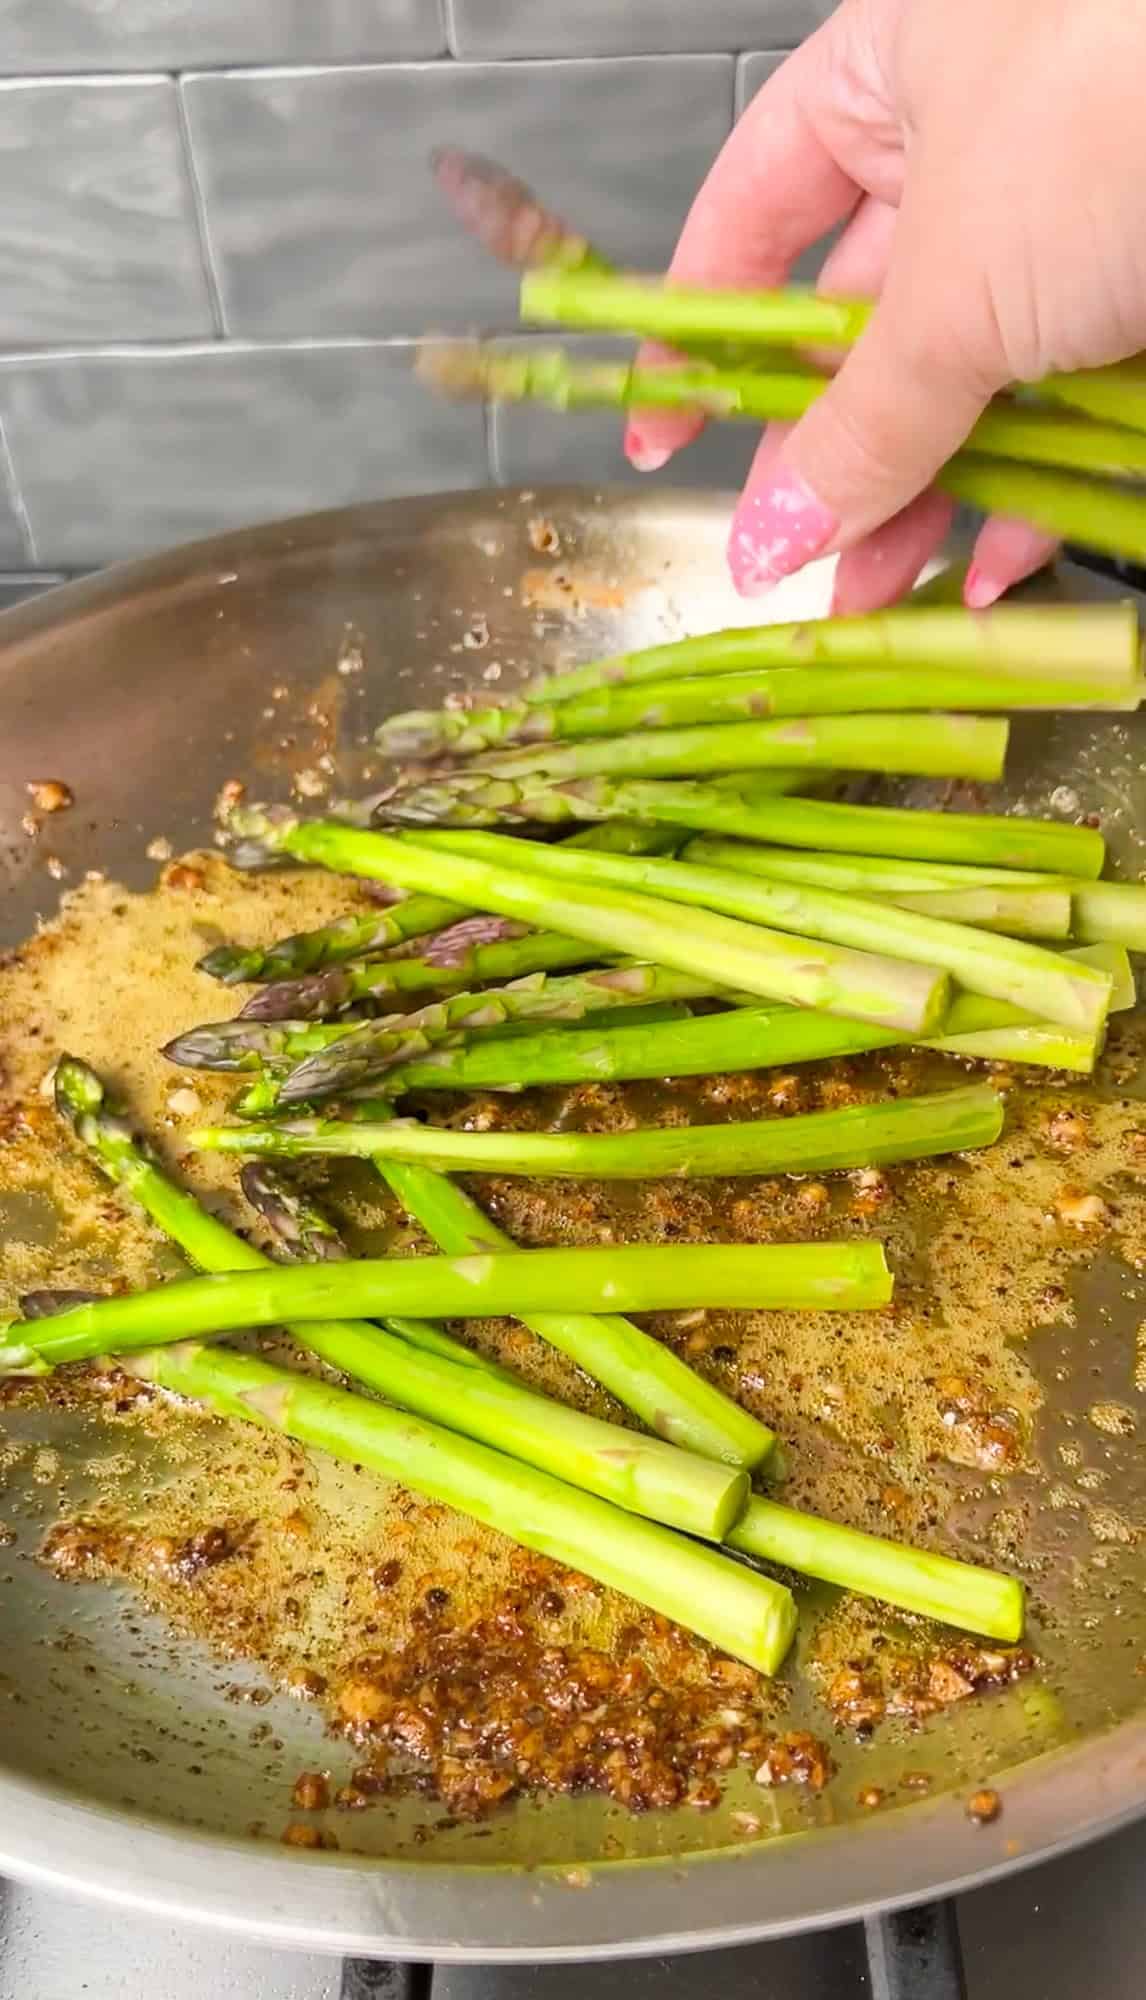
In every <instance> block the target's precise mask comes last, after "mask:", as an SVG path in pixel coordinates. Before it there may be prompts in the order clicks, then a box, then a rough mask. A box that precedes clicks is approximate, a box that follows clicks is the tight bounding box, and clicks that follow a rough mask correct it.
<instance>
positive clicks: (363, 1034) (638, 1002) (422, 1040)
mask: <svg viewBox="0 0 1146 2000" xmlns="http://www.w3.org/2000/svg"><path fill="white" fill-rule="evenodd" d="M719 991H720V989H719V988H718V987H715V986H714V985H713V983H712V981H711V980H705V979H699V978H696V977H694V976H693V975H692V974H690V973H684V972H667V971H665V970H664V969H663V968H662V967H660V966H656V965H635V964H633V965H618V966H609V967H603V968H598V969H597V970H595V971H592V972H584V973H579V974H573V975H571V976H569V977H568V978H565V979H553V978H550V977H548V976H547V975H546V974H545V973H543V972H534V973H529V974H527V975H526V976H525V977H524V978H522V979H518V980H515V981H513V982H512V983H511V984H510V985H508V986H497V987H490V988H488V989H486V990H484V991H482V992H480V993H457V994H454V995H453V996H452V997H450V998H449V999H445V1000H435V1001H431V1002H430V1003H429V1005H427V1006H425V1007H419V1008H417V1009H416V1010H415V1011H414V1012H412V1013H409V1014H384V1015H382V1016H380V1017H379V1019H377V1020H374V1021H346V1022H342V1021H335V1022H329V1023H318V1024H312V1023H311V1022H308V1021H257V1020H256V1021H252V1020H247V1019H245V1018H242V1017H240V1018H239V1019H238V1020H234V1021H213V1022H209V1023H207V1024H206V1025H205V1026H202V1027H198V1028H191V1029H189V1030H188V1031H187V1032H186V1033H185V1034H182V1035H176V1036H175V1037H174V1038H173V1039H172V1040H171V1041H170V1042H168V1043H167V1044H166V1046H165V1048H164V1049H163V1051H162V1053H163V1054H164V1055H165V1056H166V1057H167V1058H168V1060H169V1061H170V1062H175V1063H181V1064H182V1065H183V1067H184V1068H185V1069H206V1070H221V1071H224V1072H232V1071H243V1070H257V1069H259V1068H260V1067H261V1065H262V1064H264V1063H268V1062H269V1063H271V1064H273V1065H275V1066H276V1067H281V1066H282V1065H283V1064H284V1063H285V1064H289V1065H298V1064H303V1063H309V1062H311V1061H318V1062H319V1068H318V1069H317V1070H316V1071H315V1072H314V1074H315V1076H317V1077H321V1076H322V1075H323V1074H325V1071H324V1069H323V1067H322V1064H323V1062H324V1060H325V1059H326V1058H328V1057H329V1058H330V1059H331V1061H332V1062H333V1063H334V1064H335V1070H334V1073H335V1074H336V1075H337V1076H338V1077H339V1079H340V1080H341V1079H342V1078H343V1076H344V1075H345V1076H346V1077H352V1078H353V1080H354V1081H355V1082H359V1081H361V1080H362V1078H361V1076H359V1075H357V1074H356V1071H357V1070H358V1069H361V1071H362V1075H365V1074H367V1072H368V1071H380V1070H382V1069H383V1068H385V1067H386V1066H387V1065H388V1064H390V1063H393V1062H405V1061H408V1060H411V1059H412V1058H413V1057H414V1056H416V1055H420V1054H421V1053H422V1052H423V1051H424V1050H425V1049H428V1048H436V1047H438V1046H439V1045H440V1044H441V1043H443V1042H452V1041H455V1040H457V1039H458V1038H460V1036H462V1035H463V1034H475V1033H478V1032H481V1031H489V1030H493V1029H495V1028H498V1027H501V1026H503V1025H504V1024H505V1023H507V1022H519V1021H530V1020H552V1021H580V1020H583V1019H584V1017H585V1015H586V1014H587V1013H591V1012H600V1013H604V1012H605V1011H606V1010H608V1009H609V1008H612V1007H636V1006H642V1005H644V1004H645V1003H646V1002H648V1001H660V1000H681V999H707V998H710V997H711V996H712V995H713V994H714V993H719ZM308 1077H309V1071H308ZM303 1094H304V1095H305V1094H306V1093H305V1092H304V1093H303ZM285 1095H286V1100H287V1101H288V1102H289V1101H290V1099H291V1098H292V1097H293V1098H297V1097H298V1095H299V1092H298V1091H288V1092H286V1093H285Z"/></svg>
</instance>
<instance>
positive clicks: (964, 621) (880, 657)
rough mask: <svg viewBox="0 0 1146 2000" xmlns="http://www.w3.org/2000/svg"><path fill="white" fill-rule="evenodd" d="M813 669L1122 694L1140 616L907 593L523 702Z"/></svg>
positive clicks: (565, 680)
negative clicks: (1054, 683) (1014, 679)
mask: <svg viewBox="0 0 1146 2000" xmlns="http://www.w3.org/2000/svg"><path fill="white" fill-rule="evenodd" d="M925 587H926V586H925ZM916 595H918V593H916ZM817 664H818V665H820V666H822V667H869V668H884V669H893V668H894V669H898V670H900V671H902V672H919V673H936V672H950V673H973V674H975V675H977V676H978V675H980V674H981V675H983V676H984V677H986V678H990V677H991V676H993V675H996V674H998V675H1000V676H1002V675H1007V676H1010V675H1015V674H1021V675H1023V676H1026V675H1028V674H1031V675H1034V676H1035V677H1037V678H1040V679H1041V678H1043V677H1044V676H1045V677H1048V678H1050V677H1053V678H1054V679H1063V680H1073V679H1074V678H1075V677H1076V675H1077V674H1078V673H1079V671H1080V668H1083V669H1084V670H1085V672H1086V673H1087V674H1093V675H1094V676H1095V677H1096V678H1097V677H1099V676H1101V678H1102V680H1103V681H1104V683H1105V684H1106V685H1107V686H1110V687H1122V688H1124V687H1128V686H1130V685H1132V684H1133V683H1134V682H1135V681H1136V680H1137V678H1138V675H1139V672H1140V663H1139V635H1138V616H1137V612H1136V610H1135V608H1134V605H1133V603H1131V602H1130V601H1126V602H1123V603H1109V604H1053V605H1047V604H1041V605H1039V604H1035V605H1032V604H999V605H996V606H995V607H994V608H993V609H992V610H990V611H977V612H975V613H973V614H972V613H970V612H967V611H965V610H963V608H962V606H961V605H960V606H958V607H957V608H956V607H955V606H952V605H946V604H942V605H934V604H927V605H925V606H923V607H920V606H918V605H917V604H916V602H915V597H914V596H913V597H912V598H911V599H909V600H908V602H907V603H906V604H903V605H900V606H899V607H897V608H896V609H895V610H892V611H875V612H869V613H868V614H867V615H866V616H863V617H850V618H818V619H810V620H809V619H802V620H800V621H798V622H797V623H792V624H779V625H748V626H734V627H732V628H731V629H730V630H728V631H723V632H706V633H702V634H700V635H699V636H698V637H695V638H691V639H674V640H670V641H669V642H667V643H666V644H665V645H661V646H650V647H647V648H646V649H645V650H644V651H642V652H639V653H619V654H613V655H612V656H611V657H608V658H606V659H600V660H590V661H588V662H587V663H586V664H585V665H584V666H580V667H571V668H568V669H567V670H566V671H565V672H564V673H559V674H546V675H543V676H542V677H541V678H540V679H539V680H535V681H530V682H528V683H527V685H526V686H525V687H524V688H523V690H522V699H523V700H525V701H527V702H530V703H536V704H539V705H548V704H549V703H552V702H565V701H569V700H571V699H572V698H573V697H574V696H580V695H588V694H597V693H600V692H603V691H605V690H607V689H610V688H620V687H631V686H633V685H634V684H635V683H637V682H644V681H657V682H660V681H667V680H678V679H689V680H693V679H696V678H697V677H698V676H699V675H707V674H716V675H725V674H729V673H735V672H744V671H752V672H756V671H759V670H760V669H761V668H764V667H810V666H815V665H817ZM396 720H397V718H396Z"/></svg>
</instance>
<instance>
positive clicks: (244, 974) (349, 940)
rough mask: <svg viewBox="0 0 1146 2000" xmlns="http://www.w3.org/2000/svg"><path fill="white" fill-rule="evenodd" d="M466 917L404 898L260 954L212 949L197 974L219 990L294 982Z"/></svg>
mask: <svg viewBox="0 0 1146 2000" xmlns="http://www.w3.org/2000/svg"><path fill="white" fill-rule="evenodd" d="M465 914H466V912H465V910H464V909H462V908H461V907H460V906H459V905H458V904H457V903H447V902H445V901H444V900H443V898H442V897H441V896H408V897H406V898H405V899H404V900H403V901H402V902H398V903H395V904H394V905H393V907H392V908H390V909H386V910H368V911H364V912H363V913H362V914H361V915H355V916H347V917H338V918H336V919H335V921H334V922H333V923H329V924H323V925H322V926H321V927H320V928H319V929H318V930H313V931H298V932H296V933H295V935H294V936H293V937H287V938H280V939H279V941H278V943H277V944H272V945H268V946H267V947H266V949H265V950H260V949H259V948H258V947H257V946H249V947H248V946H243V945H232V944H221V945H216V946H215V949H214V950H213V951H209V952H208V953H207V955H206V957H205V958H201V959H200V960H199V964H198V967H197V970H198V971H200V972H206V973H208V974H209V975H210V977H211V978H212V979H218V980H220V981H221V982H222V984H223V985H224V986H239V985H244V984H248V983H251V982H254V981H255V980H271V979H295V978H298V977H299V975H300V974H302V973H306V972H313V971H315V970H316V969H317V968H318V967H320V966H326V965H341V964H342V963H343V961H344V960H345V959H348V958H368V957H370V956H371V954H372V953H375V952H381V951H385V950H386V949H387V948H388V947H389V946H390V945H395V944H401V943H402V941H403V939H405V938H412V937H420V936H422V935H424V934H425V933H426V932H428V931H436V930H440V929H442V928H443V927H444V926H445V925H446V924H452V923H456V922H457V920H458V918H459V917H463V916H465Z"/></svg>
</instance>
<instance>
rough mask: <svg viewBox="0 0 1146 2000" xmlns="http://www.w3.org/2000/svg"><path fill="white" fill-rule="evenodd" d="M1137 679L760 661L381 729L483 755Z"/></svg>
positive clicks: (391, 738) (1059, 699)
mask: <svg viewBox="0 0 1146 2000" xmlns="http://www.w3.org/2000/svg"><path fill="white" fill-rule="evenodd" d="M1141 697H1142V686H1141V683H1139V682H1137V681H1130V682H1127V683H1126V685H1125V687H1122V686H1119V685H1118V684H1116V683H1112V682H1109V681H1104V680H1101V679H1098V678H1097V677H1096V678H1095V679H1093V680H1092V679H1091V678H1089V677H1088V675H1087V674H1086V671H1085V669H1084V668H1081V667H1080V669H1079V672H1078V674H1077V676H1076V677H1074V678H1072V679H1067V678H1066V677H1065V676H1058V675H1053V674H1048V675H1046V676H1045V678H1044V677H1042V676H1039V675H1037V674H1035V673H1033V672H1020V673H1009V674H993V675H987V674H983V673H981V672H977V671H975V669H974V668H972V669H970V670H968V669H962V668H952V667H932V668H922V667H921V668H910V667H762V668H757V669H755V670H753V671H751V672H744V673H734V674H709V675H699V676H698V677H697V678H696V679H688V680H670V681H653V682H651V683H647V682H637V683H636V684H635V685H634V686H632V687H616V688H604V689H602V690H601V691H600V692H599V693H598V692H594V693H591V694H582V695H573V696H571V697H570V699H569V700H568V701H559V702H552V703H550V704H548V705H545V704H542V703H540V702H532V703H531V702H514V703H508V704H503V705H502V706H501V707H500V708H478V709H467V710H462V709H450V708H443V709H437V710H431V711H429V712H428V713H420V712H418V711H414V712H412V713H411V714H408V715H398V716H392V717H391V718H390V720H389V721H388V722H384V723H383V724H382V726H381V728H380V729H378V730H377V731H376V732H375V741H376V742H377V745H378V748H379V749H380V750H381V751H383V752H384V753H385V754H386V755H387V756H390V757H433V756H437V755H439V754H441V753H442V752H447V751H448V752H449V753H450V754H451V755H452V756H457V757H470V756H475V755H481V754H482V753H483V752H485V751H486V750H489V749H491V748H496V747H497V746H498V745H500V744H527V745H528V744H534V743H550V742H555V741H560V742H572V741H574V740H575V739H581V738H584V737H592V736H625V735H629V734H630V733H632V732H633V731H636V730H642V729H676V728H680V727H681V726H683V725H686V724H688V725H691V724H695V723H709V724H711V723H719V722H739V721H743V720H746V719H753V718H757V717H762V716H786V715H855V714H859V713H860V712H862V711H863V710H867V709H880V710H883V711H885V712H890V711H900V710H903V711H912V710H917V709H958V708H968V709H979V710H982V709H1028V708H1029V709H1044V708H1045V709H1062V708H1112V709H1123V710H1127V711H1129V710H1133V709H1136V708H1137V707H1138V705H1139V702H1140V701H1141Z"/></svg>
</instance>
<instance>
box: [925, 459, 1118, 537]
mask: <svg viewBox="0 0 1146 2000" xmlns="http://www.w3.org/2000/svg"><path fill="white" fill-rule="evenodd" d="M935 483H936V485H937V486H940V487H942V489H943V491H944V492H945V493H949V494H951V496H952V498H953V499H955V500H962V501H964V502H965V503H966V504H967V505H968V506H969V507H981V508H982V509H983V510H984V512H985V513H993V514H1010V515H1014V516H1017V517H1018V518H1019V519H1020V520H1023V521H1029V522H1030V523H1031V524H1032V526H1033V527H1036V528H1041V529H1042V530H1043V532H1044V534H1048V535H1053V536H1054V537H1055V539H1056V540H1057V541H1065V542H1079V543H1081V544H1082V545H1083V546H1084V547H1086V548H1090V549H1095V550H1097V551H1098V553H1099V554H1100V555H1110V556H1117V557H1119V558H1120V559H1124V560H1126V561H1128V562H1136V563H1142V562H1146V497H1144V496H1143V493H1142V490H1141V488H1140V487H1139V486H1136V485H1130V484H1127V485H1119V484H1117V483H1116V482H1114V481H1112V480H1107V479H1087V478H1085V477H1084V476H1083V474H1082V473H1078V472H1060V471H1058V470H1051V469H1050V468H1048V467H1044V466H1037V465H1020V464H1018V463H1015V462H1006V463H1004V462H1002V461H1000V460H995V459H991V458H984V457H983V456H982V455H981V454H980V453H978V452H971V451H961V452H958V453H957V454H956V456H955V457H954V458H952V459H949V460H948V462H947V464H946V465H945V466H944V467H943V470H942V471H941V472H940V473H939V474H938V476H937V478H936V482H935Z"/></svg>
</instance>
